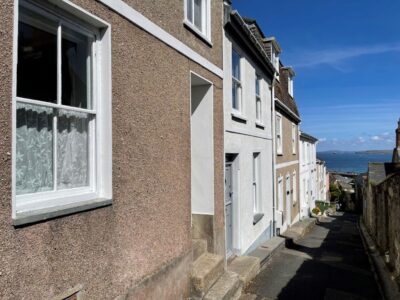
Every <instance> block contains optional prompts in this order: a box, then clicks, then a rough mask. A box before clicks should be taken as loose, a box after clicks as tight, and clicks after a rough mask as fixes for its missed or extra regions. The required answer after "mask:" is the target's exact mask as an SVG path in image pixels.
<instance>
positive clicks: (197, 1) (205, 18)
mask: <svg viewBox="0 0 400 300" xmlns="http://www.w3.org/2000/svg"><path fill="white" fill-rule="evenodd" d="M210 19H211V18H210V0H185V24H186V25H187V26H189V27H190V28H191V29H192V30H193V31H194V32H196V33H198V34H199V35H200V36H201V37H203V38H205V39H206V40H207V41H209V40H210V36H211V22H210Z"/></svg>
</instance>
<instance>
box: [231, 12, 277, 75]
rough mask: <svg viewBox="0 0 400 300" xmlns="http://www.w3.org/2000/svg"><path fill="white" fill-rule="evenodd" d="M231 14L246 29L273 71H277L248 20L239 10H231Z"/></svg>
mask: <svg viewBox="0 0 400 300" xmlns="http://www.w3.org/2000/svg"><path fill="white" fill-rule="evenodd" d="M231 16H232V17H234V18H235V19H236V20H237V21H238V22H239V25H240V26H241V27H242V29H244V31H245V32H246V34H247V35H248V37H249V38H250V39H251V41H252V42H253V44H254V46H256V48H257V50H258V51H259V52H260V53H261V55H262V56H263V58H264V60H265V62H266V63H267V65H268V67H269V68H270V69H271V72H272V73H274V72H275V67H274V66H273V64H272V62H271V61H270V59H269V58H268V55H267V53H266V52H265V50H264V48H263V46H262V45H261V44H260V43H259V41H258V40H257V38H256V37H255V36H254V34H253V33H252V32H251V30H250V28H249V26H248V25H247V24H246V22H245V21H244V20H243V18H242V16H241V15H240V14H239V12H238V11H237V10H233V11H232V12H231Z"/></svg>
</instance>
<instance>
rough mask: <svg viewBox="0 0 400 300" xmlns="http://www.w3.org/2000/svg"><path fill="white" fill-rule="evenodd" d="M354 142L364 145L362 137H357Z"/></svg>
mask: <svg viewBox="0 0 400 300" xmlns="http://www.w3.org/2000/svg"><path fill="white" fill-rule="evenodd" d="M356 142H357V143H359V144H362V143H365V138H364V137H362V136H359V137H358V138H357V140H356Z"/></svg>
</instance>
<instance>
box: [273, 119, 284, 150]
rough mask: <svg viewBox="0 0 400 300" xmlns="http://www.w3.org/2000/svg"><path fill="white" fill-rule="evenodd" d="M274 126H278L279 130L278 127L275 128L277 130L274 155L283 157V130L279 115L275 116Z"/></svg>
mask: <svg viewBox="0 0 400 300" xmlns="http://www.w3.org/2000/svg"><path fill="white" fill-rule="evenodd" d="M275 124H279V128H278V126H276V127H277V128H275V131H276V133H275V137H276V154H278V155H283V136H282V134H283V129H282V124H283V122H282V115H281V114H280V113H276V116H275Z"/></svg>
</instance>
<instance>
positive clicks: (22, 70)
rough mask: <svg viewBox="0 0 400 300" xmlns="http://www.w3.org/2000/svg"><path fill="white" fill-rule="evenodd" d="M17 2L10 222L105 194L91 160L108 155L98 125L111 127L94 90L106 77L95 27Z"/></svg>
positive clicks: (101, 96)
mask: <svg viewBox="0 0 400 300" xmlns="http://www.w3.org/2000/svg"><path fill="white" fill-rule="evenodd" d="M24 3H25V2H24V1H21V4H22V5H21V6H20V9H19V22H18V54H17V60H18V61H17V70H16V71H17V76H16V95H15V96H16V97H15V107H16V122H15V127H14V131H15V136H16V140H15V152H16V153H15V157H16V158H15V167H14V168H15V182H14V186H15V197H16V201H15V203H16V207H14V208H13V217H14V218H15V219H17V218H18V214H22V215H27V214H29V213H31V214H35V213H34V212H35V211H40V210H43V209H48V208H49V207H51V209H54V208H55V207H57V206H62V205H71V204H75V205H77V206H78V205H83V202H85V201H92V202H93V200H95V199H100V198H107V197H108V198H109V199H111V192H110V190H109V191H106V190H107V187H108V186H109V183H110V182H109V181H107V182H103V181H102V180H105V177H102V180H99V176H104V175H105V174H102V171H106V170H104V169H103V167H104V166H105V165H107V163H105V164H99V159H100V157H99V156H98V155H99V154H100V153H102V154H103V155H104V157H107V159H110V158H111V150H110V149H109V150H110V151H109V152H107V151H106V149H107V146H105V147H102V146H103V145H102V144H100V141H99V140H102V141H103V142H106V141H105V139H107V138H110V136H109V135H107V134H106V133H105V132H102V129H103V128H104V126H110V125H111V114H109V113H105V112H103V110H108V109H110V103H111V99H110V97H109V98H107V97H106V96H107V95H104V94H102V91H103V89H102V88H105V87H109V86H110V82H103V81H102V78H105V77H103V76H102V73H101V72H100V71H99V70H100V68H99V65H100V64H102V61H103V60H102V59H100V58H99V57H100V55H99V56H97V55H96V53H97V52H101V51H102V47H101V46H99V45H97V44H99V43H100V42H101V38H100V34H99V33H100V31H99V30H98V29H97V28H93V27H92V26H90V25H87V27H86V26H84V24H83V23H82V24H81V23H79V25H77V24H78V23H77V21H76V20H75V19H73V20H70V19H69V18H68V17H64V14H63V13H62V11H57V13H54V14H53V13H52V12H49V11H47V10H45V9H42V8H41V7H35V8H34V9H31V6H26V7H25V6H24V5H23V4H24ZM28 7H29V8H28ZM66 16H67V15H66ZM105 43H106V42H104V44H105ZM104 44H103V45H104ZM103 55H104V56H106V55H107V53H106V52H105V51H104V52H103ZM104 69H106V66H104V65H103V70H104ZM105 103H107V104H105ZM106 105H107V107H106ZM100 111H101V112H100ZM107 132H108V131H107ZM108 133H109V132H108ZM108 142H109V140H108V141H107V143H108ZM106 177H107V176H106ZM108 179H110V180H111V177H108ZM103 183H104V186H103V187H102V188H101V192H100V189H99V186H101V184H103ZM85 205H87V203H85Z"/></svg>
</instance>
